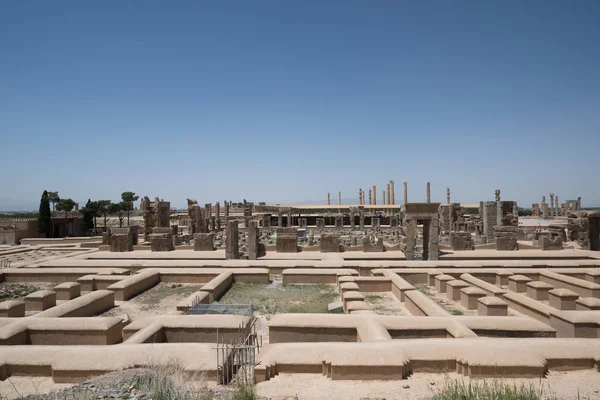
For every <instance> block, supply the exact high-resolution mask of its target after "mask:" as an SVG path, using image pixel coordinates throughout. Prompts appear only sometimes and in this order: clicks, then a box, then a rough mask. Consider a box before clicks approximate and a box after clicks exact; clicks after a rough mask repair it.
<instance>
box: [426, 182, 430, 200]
mask: <svg viewBox="0 0 600 400" xmlns="http://www.w3.org/2000/svg"><path fill="white" fill-rule="evenodd" d="M427 202H428V203H431V183H429V182H427Z"/></svg>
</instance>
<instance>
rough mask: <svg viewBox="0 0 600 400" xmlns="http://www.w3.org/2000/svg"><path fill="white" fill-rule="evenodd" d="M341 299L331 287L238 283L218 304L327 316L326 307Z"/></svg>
mask: <svg viewBox="0 0 600 400" xmlns="http://www.w3.org/2000/svg"><path fill="white" fill-rule="evenodd" d="M338 299H339V294H338V293H337V292H336V291H335V289H334V287H333V286H332V285H285V286H284V285H282V284H280V283H278V282H273V283H272V284H270V285H265V284H262V283H236V284H234V285H232V286H231V288H230V289H229V291H228V292H227V293H226V294H225V295H224V296H223V297H222V298H221V299H220V300H219V301H220V302H221V303H224V304H252V308H253V309H254V311H255V312H257V313H259V314H264V315H272V314H278V313H327V305H328V304H329V303H332V302H334V301H336V300H338Z"/></svg>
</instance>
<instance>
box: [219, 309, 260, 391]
mask: <svg viewBox="0 0 600 400" xmlns="http://www.w3.org/2000/svg"><path fill="white" fill-rule="evenodd" d="M256 322H257V319H256V318H254V317H252V319H251V321H250V323H249V324H248V325H247V326H246V327H244V326H243V325H242V324H240V325H239V326H238V334H237V336H236V338H235V340H233V341H231V340H230V341H229V342H227V340H226V339H225V337H224V336H223V335H220V334H219V331H218V330H217V347H216V349H215V350H216V351H217V383H218V384H219V385H229V384H230V383H234V382H235V383H238V384H242V385H248V384H254V367H255V366H256V355H257V354H258V353H260V348H261V347H262V336H259V335H257V333H256ZM248 332H249V333H248ZM228 336H229V337H231V334H229V335H228Z"/></svg>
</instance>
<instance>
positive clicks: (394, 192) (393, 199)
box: [390, 181, 396, 204]
mask: <svg viewBox="0 0 600 400" xmlns="http://www.w3.org/2000/svg"><path fill="white" fill-rule="evenodd" d="M390 185H391V186H392V204H396V188H395V187H394V181H390Z"/></svg>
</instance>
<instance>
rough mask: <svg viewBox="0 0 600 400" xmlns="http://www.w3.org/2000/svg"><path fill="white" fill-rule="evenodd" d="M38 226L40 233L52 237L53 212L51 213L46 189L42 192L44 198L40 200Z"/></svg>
mask: <svg viewBox="0 0 600 400" xmlns="http://www.w3.org/2000/svg"><path fill="white" fill-rule="evenodd" d="M37 226H38V232H39V233H45V234H46V236H47V237H50V233H51V230H52V214H51V213H50V200H49V199H48V191H46V190H44V193H42V199H41V200H40V211H39V214H38V223H37Z"/></svg>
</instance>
